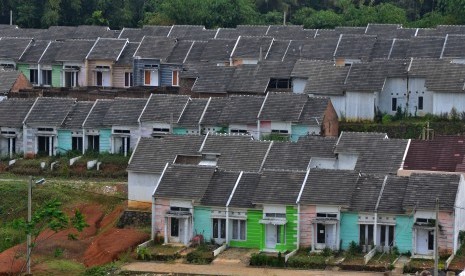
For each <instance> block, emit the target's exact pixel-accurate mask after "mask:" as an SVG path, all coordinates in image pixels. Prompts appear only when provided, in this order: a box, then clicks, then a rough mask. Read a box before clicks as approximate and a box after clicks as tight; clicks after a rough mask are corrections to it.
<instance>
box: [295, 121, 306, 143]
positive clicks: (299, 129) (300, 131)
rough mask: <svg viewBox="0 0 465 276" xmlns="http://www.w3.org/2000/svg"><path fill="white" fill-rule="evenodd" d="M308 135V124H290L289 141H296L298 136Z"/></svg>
mask: <svg viewBox="0 0 465 276" xmlns="http://www.w3.org/2000/svg"><path fill="white" fill-rule="evenodd" d="M307 135H308V126H304V125H292V126H291V141H292V142H297V140H299V137H303V136H307Z"/></svg>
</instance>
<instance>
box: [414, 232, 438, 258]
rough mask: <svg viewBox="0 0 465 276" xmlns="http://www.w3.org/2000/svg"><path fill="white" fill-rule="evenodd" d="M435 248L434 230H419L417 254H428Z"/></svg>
mask: <svg viewBox="0 0 465 276" xmlns="http://www.w3.org/2000/svg"><path fill="white" fill-rule="evenodd" d="M432 250H434V231H432V230H426V229H418V230H417V254H421V255H428V254H430V253H431V251H432Z"/></svg>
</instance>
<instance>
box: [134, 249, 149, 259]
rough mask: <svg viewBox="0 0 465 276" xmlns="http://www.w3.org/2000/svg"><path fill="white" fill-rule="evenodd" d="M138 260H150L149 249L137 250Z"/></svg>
mask: <svg viewBox="0 0 465 276" xmlns="http://www.w3.org/2000/svg"><path fill="white" fill-rule="evenodd" d="M137 259H139V260H150V253H149V250H148V248H147V247H138V248H137Z"/></svg>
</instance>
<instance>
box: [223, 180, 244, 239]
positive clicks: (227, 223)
mask: <svg viewBox="0 0 465 276" xmlns="http://www.w3.org/2000/svg"><path fill="white" fill-rule="evenodd" d="M241 173H242V172H241ZM226 244H227V245H228V246H229V206H227V205H226Z"/></svg>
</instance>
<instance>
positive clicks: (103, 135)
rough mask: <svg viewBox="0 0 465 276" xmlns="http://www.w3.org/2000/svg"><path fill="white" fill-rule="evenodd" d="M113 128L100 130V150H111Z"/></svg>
mask: <svg viewBox="0 0 465 276" xmlns="http://www.w3.org/2000/svg"><path fill="white" fill-rule="evenodd" d="M110 138H111V129H101V130H100V152H110V149H111V147H110Z"/></svg>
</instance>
